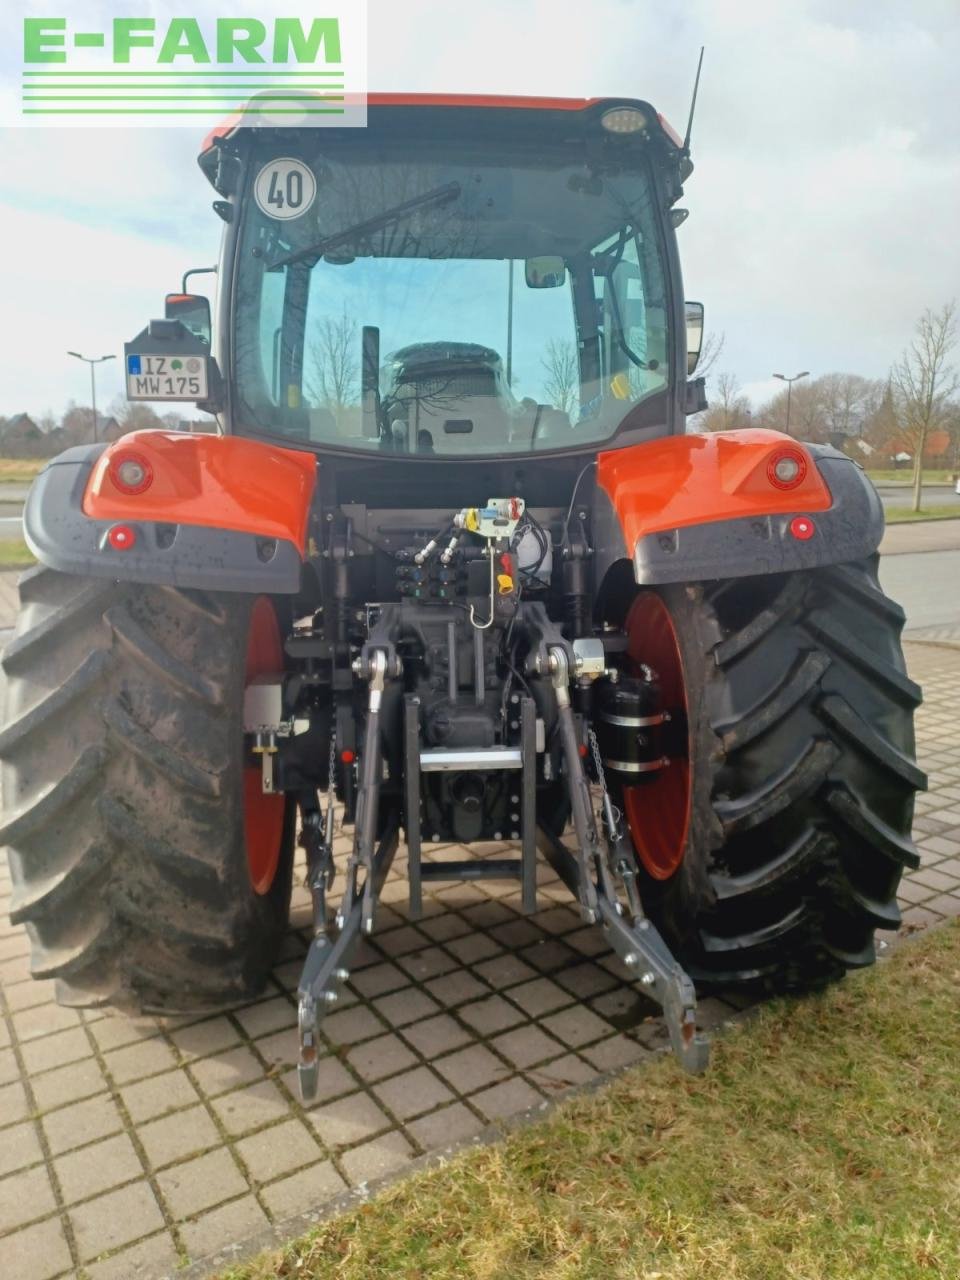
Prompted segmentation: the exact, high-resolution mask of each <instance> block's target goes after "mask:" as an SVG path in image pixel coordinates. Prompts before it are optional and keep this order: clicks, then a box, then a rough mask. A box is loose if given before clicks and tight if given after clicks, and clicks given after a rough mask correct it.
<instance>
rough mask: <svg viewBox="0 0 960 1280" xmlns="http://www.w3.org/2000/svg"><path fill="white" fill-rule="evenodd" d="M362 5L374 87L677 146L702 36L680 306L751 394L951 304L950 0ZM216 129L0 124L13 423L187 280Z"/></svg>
mask: <svg viewBox="0 0 960 1280" xmlns="http://www.w3.org/2000/svg"><path fill="white" fill-rule="evenodd" d="M47 7H48V6H39V7H38V6H37V5H35V4H33V3H32V0H30V2H29V3H19V2H18V0H12V2H11V0H7V4H5V5H4V10H5V13H6V16H7V19H8V20H9V18H10V16H11V14H12V13H13V11H15V10H16V11H19V14H20V15H22V14H23V13H25V12H29V11H35V12H40V10H41V9H46V8H47ZM134 8H135V9H137V10H138V11H142V12H150V11H154V10H156V11H158V12H161V13H163V12H165V11H166V10H168V9H169V6H163V5H161V6H157V5H154V4H151V3H144V4H142V5H139V6H134ZM184 8H187V9H191V10H193V9H195V6H180V7H179V8H178V9H177V10H176V12H178V13H179V12H180V10H181V9H184ZM220 8H221V9H222V11H223V12H224V13H226V12H227V11H228V10H230V9H231V6H229V5H226V6H220ZM257 8H258V10H259V11H260V12H261V13H263V14H264V15H268V14H270V13H274V12H276V13H279V12H281V11H282V12H284V13H290V12H296V11H298V10H301V9H302V6H300V5H297V4H290V3H287V2H286V0H284V2H283V3H279V0H278V2H276V3H275V2H274V0H264V3H262V4H260V5H258V6H257ZM308 8H309V10H311V11H312V12H314V13H316V12H318V6H316V5H311V6H309V7H308ZM61 9H66V10H67V11H68V12H70V14H71V17H74V16H76V17H79V16H81V14H82V15H87V14H89V13H91V12H94V11H97V10H100V11H102V9H103V6H102V5H101V4H90V5H88V4H87V3H86V2H85V0H83V2H82V3H76V2H75V0H70V4H69V5H67V6H61ZM319 9H322V5H321V6H319ZM111 11H113V10H111ZM170 12H172V10H170ZM369 15H370V22H369V29H370V43H369V80H370V86H371V88H376V89H396V90H400V89H406V90H414V91H450V90H457V91H461V92H497V93H529V94H550V95H563V96H602V95H606V94H610V95H631V96H632V95H636V96H637V97H642V98H646V99H648V100H649V101H651V102H652V103H653V104H654V105H655V106H656V107H657V108H658V110H660V111H662V112H663V113H664V114H665V115H666V116H667V117H668V118H669V119H670V120H671V121H672V122H673V124H674V125H675V126H676V128H677V129H678V131H680V132H682V130H683V125H684V123H685V117H686V110H687V105H688V101H689V95H690V90H691V87H692V80H693V73H694V69H695V63H696V57H697V51H698V49H699V46H700V45H701V44H704V45H706V50H707V51H706V59H705V64H704V74H703V80H702V84H701V92H700V101H699V105H698V112H697V121H696V125H695V129H694V135H693V158H694V161H695V164H696V172H695V173H694V175H693V177H692V178H691V179H690V181H689V183H688V184H687V195H686V199H685V200H684V204H685V205H686V206H687V207H688V208H689V209H690V212H691V216H690V218H689V220H688V221H687V222H686V223H685V224H684V226H683V227H682V229H681V231H680V233H679V235H680V243H681V251H682V255H683V261H684V274H685V284H686V292H687V296H688V297H695V298H700V299H702V300H703V302H704V303H705V305H706V309H707V319H708V327H709V328H712V329H714V330H720V331H723V332H724V333H725V335H726V347H725V351H724V353H723V357H722V362H721V367H722V368H725V369H727V370H729V371H731V372H733V373H734V374H736V376H737V377H738V379H739V380H740V382H741V383H742V384H743V385H744V386H745V387H746V389H747V390H748V392H749V393H750V394H751V396H752V398H753V399H754V401H755V402H759V401H762V400H763V399H764V398H765V397H766V396H769V395H770V394H772V392H773V391H774V390H775V389H776V388H777V387H778V385H779V384H777V383H771V382H770V379H769V375H770V373H771V372H773V371H782V372H784V373H793V372H795V371H797V370H798V369H809V370H810V371H811V372H812V373H814V374H819V373H826V372H830V371H833V370H850V371H854V372H859V373H862V374H866V375H871V376H881V375H883V374H884V373H885V372H886V371H887V369H888V367H889V364H890V362H891V360H892V359H893V358H894V357H895V356H896V354H897V353H898V352H899V350H900V349H901V348H902V346H903V345H904V344H905V343H906V342H907V341H908V340H909V337H910V332H911V329H912V326H913V324H914V321H915V319H916V317H917V315H918V314H919V312H920V311H922V309H923V308H924V307H925V306H927V305H934V306H936V305H939V304H940V303H942V302H944V301H945V300H946V299H948V298H949V297H951V296H954V295H958V294H960V132H958V129H957V120H958V118H960V90H958V84H960V78H958V73H957V68H958V66H960V21H958V9H957V3H956V0H911V2H910V3H909V4H904V3H903V0H684V3H682V4H681V3H676V4H664V3H663V0H592V2H591V4H590V5H589V6H588V5H585V4H583V3H581V2H579V0H578V2H577V3H573V2H572V0H484V3H483V4H482V5H475V6H469V7H467V6H463V5H456V4H453V3H451V2H450V0H447V2H445V3H440V2H439V0H404V2H402V3H398V2H397V0H370V6H369ZM201 132H202V130H200V129H198V128H196V127H187V128H178V129H169V130H166V129H165V130H157V129H152V130H149V131H144V132H141V133H139V134H138V133H137V132H135V131H131V130H126V129H116V130H98V131H95V132H93V131H91V132H87V131H76V130H71V131H69V132H66V131H62V130H57V129H43V130H38V129H33V130H30V131H26V130H18V129H8V130H5V131H2V132H0V175H2V176H0V243H2V245H3V253H2V261H3V270H2V283H3V306H2V311H0V326H2V330H3V358H2V360H0V414H3V413H6V414H11V413H13V412H16V411H18V410H21V409H29V410H30V411H31V412H32V413H34V414H40V413H43V412H44V411H45V410H47V409H51V410H53V411H54V412H55V413H59V412H60V411H62V409H63V408H64V406H65V404H66V402H67V401H68V400H69V399H71V398H73V399H76V400H78V401H80V402H81V403H83V402H86V399H87V398H88V386H89V383H88V380H87V371H86V369H85V368H84V367H82V366H80V365H79V364H78V363H77V362H76V361H75V360H70V359H69V358H68V357H67V356H66V355H65V354H64V353H65V352H66V350H67V349H68V348H73V349H76V350H80V351H82V352H84V353H85V354H87V355H100V354H104V353H107V352H115V353H119V352H120V350H121V349H122V343H123V341H124V339H128V338H130V337H132V336H133V335H134V334H135V333H136V332H137V331H138V330H139V329H140V328H141V327H142V325H143V323H144V321H145V320H146V319H147V318H148V317H149V316H151V315H156V314H158V312H159V307H160V303H161V299H162V295H163V293H164V292H166V291H167V289H169V288H174V287H176V286H177V284H178V281H179V277H180V274H181V272H182V271H183V269H184V268H185V267H188V266H194V265H202V264H204V263H208V262H212V261H214V260H215V257H216V250H217V242H218V226H219V223H218V220H217V218H216V217H215V216H214V215H213V214H212V213H211V211H210V201H211V198H212V195H213V193H212V191H211V190H210V188H209V187H208V185H207V183H206V181H205V179H204V178H203V177H202V176H201V174H200V172H199V170H198V169H197V167H196V152H197V149H198V144H199V141H200V136H199V135H200V134H201ZM118 366H119V361H117V362H116V363H115V364H111V365H107V366H105V369H104V372H103V374H102V383H101V391H100V397H101V399H102V402H103V403H107V402H108V401H109V400H110V399H111V398H112V397H113V396H114V395H115V394H116V393H117V392H118V391H119V389H120V383H119V368H118Z"/></svg>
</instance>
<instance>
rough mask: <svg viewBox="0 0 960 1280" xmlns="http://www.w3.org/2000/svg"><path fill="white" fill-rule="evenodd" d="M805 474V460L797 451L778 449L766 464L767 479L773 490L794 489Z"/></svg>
mask: <svg viewBox="0 0 960 1280" xmlns="http://www.w3.org/2000/svg"><path fill="white" fill-rule="evenodd" d="M806 474H807V460H806V458H805V457H804V456H803V454H802V453H801V452H800V451H799V449H779V450H778V451H777V452H776V453H774V454H773V455H772V456H771V457H770V459H769V461H768V462H767V479H768V480H769V481H770V483H771V484H772V485H773V487H774V488H775V489H796V487H797V485H799V484H802V483H803V481H804V479H805V477H806Z"/></svg>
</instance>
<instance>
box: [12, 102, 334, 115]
mask: <svg viewBox="0 0 960 1280" xmlns="http://www.w3.org/2000/svg"><path fill="white" fill-rule="evenodd" d="M220 110H223V108H220ZM234 111H236V112H237V113H239V114H240V115H244V116H258V115H271V116H342V115H346V111H345V110H344V108H343V107H303V108H302V109H299V110H293V111H291V110H288V109H287V108H286V107H276V108H274V107H266V108H264V109H262V110H259V109H257V108H256V107H247V106H245V105H244V104H243V103H241V104H239V105H238V106H236V107H235V108H234ZM23 114H24V115H25V116H190V115H194V116H206V115H209V114H210V112H209V111H208V110H207V108H206V107H24V108H23Z"/></svg>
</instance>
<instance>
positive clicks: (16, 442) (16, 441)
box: [0, 413, 47, 458]
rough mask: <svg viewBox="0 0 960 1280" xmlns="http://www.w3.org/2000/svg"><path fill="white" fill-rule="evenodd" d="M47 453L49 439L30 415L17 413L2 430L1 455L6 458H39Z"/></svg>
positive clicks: (0, 437) (0, 440) (0, 439)
mask: <svg viewBox="0 0 960 1280" xmlns="http://www.w3.org/2000/svg"><path fill="white" fill-rule="evenodd" d="M46 451H47V437H46V436H45V435H44V433H43V432H42V431H41V430H40V428H39V427H38V426H37V424H36V423H35V422H34V420H33V419H32V418H31V417H30V415H29V414H28V413H16V414H14V416H13V417H12V418H8V419H7V421H6V422H5V423H4V425H3V427H2V428H0V454H2V455H3V457H5V458H38V457H42V456H43V454H45V453H46Z"/></svg>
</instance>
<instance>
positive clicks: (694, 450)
mask: <svg viewBox="0 0 960 1280" xmlns="http://www.w3.org/2000/svg"><path fill="white" fill-rule="evenodd" d="M785 453H786V454H789V455H790V456H794V457H796V458H798V459H799V460H800V461H801V467H802V470H803V475H802V478H801V479H800V480H799V482H798V483H797V484H796V485H794V487H793V488H789V489H788V488H784V487H781V486H779V485H778V484H777V483H776V482H775V481H774V480H771V478H770V474H769V471H770V469H771V468H772V465H773V463H774V462H775V461H776V459H777V458H778V457H780V456H781V455H783V454H785ZM597 483H598V484H599V486H600V487H601V488H602V489H603V490H604V491H605V492H606V494H607V496H608V497H609V499H610V501H611V502H612V503H613V507H614V510H615V511H616V513H617V517H618V519H619V521H620V526H621V528H622V530H623V534H624V539H625V541H626V544H627V546H628V547H631V548H632V547H634V546H635V545H636V543H637V542H638V541H639V539H640V538H643V537H646V536H647V534H650V533H659V532H661V531H662V530H666V529H670V530H672V529H683V528H686V527H688V526H690V525H695V524H707V523H709V522H711V521H714V520H732V519H736V518H738V517H744V516H766V515H778V514H781V513H792V512H797V511H826V510H827V508H828V507H829V506H830V505H831V501H832V499H831V496H830V491H829V489H828V488H827V486H826V484H825V483H824V480H823V477H822V476H821V475H820V472H819V471H818V469H817V466H816V463H815V462H814V460H813V457H812V455H811V453H810V451H809V450H808V449H807V448H806V447H805V446H804V445H802V444H799V443H798V442H797V441H796V440H792V439H791V438H790V437H789V436H785V435H781V433H780V432H779V431H764V430H761V429H760V428H751V429H749V430H746V431H728V432H723V433H718V434H716V435H703V436H693V435H690V436H665V437H664V438H663V439H660V440H651V441H650V442H649V443H647V444H640V445H635V446H633V447H632V448H629V449H620V450H617V451H616V452H614V453H601V454H600V455H599V457H598V459H597Z"/></svg>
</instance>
